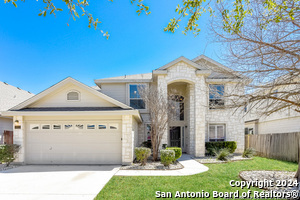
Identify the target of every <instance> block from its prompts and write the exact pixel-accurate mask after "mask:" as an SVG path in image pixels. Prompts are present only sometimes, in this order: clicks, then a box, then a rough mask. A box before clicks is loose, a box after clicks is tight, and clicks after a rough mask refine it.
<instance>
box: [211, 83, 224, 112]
mask: <svg viewBox="0 0 300 200" xmlns="http://www.w3.org/2000/svg"><path fill="white" fill-rule="evenodd" d="M224 105H225V104H224V85H215V84H212V85H209V108H210V109H220V108H224Z"/></svg>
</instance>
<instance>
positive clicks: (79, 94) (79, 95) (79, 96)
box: [66, 90, 81, 102]
mask: <svg viewBox="0 0 300 200" xmlns="http://www.w3.org/2000/svg"><path fill="white" fill-rule="evenodd" d="M71 92H76V93H77V94H78V99H76V100H69V99H68V94H69V93H71ZM66 101H68V102H76V101H81V93H80V92H79V91H78V90H69V91H68V92H67V93H66Z"/></svg>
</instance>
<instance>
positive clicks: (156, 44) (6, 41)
mask: <svg viewBox="0 0 300 200" xmlns="http://www.w3.org/2000/svg"><path fill="white" fill-rule="evenodd" d="M54 2H55V1H54ZM56 2H57V3H58V4H57V5H58V6H57V7H60V8H63V9H65V7H64V5H63V4H62V3H61V1H56ZM146 2H147V1H146ZM148 2H149V4H148V5H149V6H150V10H151V12H152V13H151V14H150V15H148V16H146V15H144V14H142V15H141V16H138V15H137V14H136V12H135V11H136V9H137V7H136V6H133V5H131V4H130V1H129V0H122V1H121V0H117V1H114V2H109V1H92V2H91V4H90V6H89V8H87V10H88V11H89V12H91V13H92V14H93V15H94V16H95V17H96V16H97V17H99V19H100V21H102V22H103V23H102V24H101V25H100V26H101V28H102V29H103V30H105V31H108V32H109V33H110V35H111V37H110V38H109V39H108V40H106V39H105V38H104V37H102V36H101V34H100V33H99V32H98V31H95V30H94V29H89V28H87V25H88V21H87V19H86V17H81V18H80V19H77V20H76V22H74V21H73V20H70V21H69V16H68V14H67V12H61V13H57V16H56V17H54V16H52V15H47V17H39V16H38V13H39V9H41V8H42V7H43V3H42V1H26V2H25V3H23V2H18V7H17V8H15V7H14V6H13V5H11V4H4V3H3V1H2V2H1V3H0V4H1V5H0V18H1V19H2V20H1V21H0V81H5V82H7V83H9V84H11V85H14V86H17V87H20V88H22V89H25V90H28V91H30V92H33V93H38V92H40V91H42V90H44V89H46V88H48V87H49V86H51V85H53V84H55V83H57V82H58V81H60V80H62V79H64V78H66V77H67V76H71V77H73V78H76V79H77V80H79V81H81V82H83V83H85V84H87V85H94V82H93V80H94V79H99V78H106V77H113V76H121V75H124V74H127V75H129V74H138V73H148V72H151V71H152V70H153V69H156V68H158V67H160V66H163V65H164V64H166V63H168V62H171V61H172V60H174V59H176V58H178V57H180V56H185V57H187V58H190V59H192V58H194V57H196V56H198V55H200V54H203V53H205V55H207V56H209V57H211V58H213V59H215V60H217V61H219V57H218V56H220V55H221V47H220V45H217V44H215V43H213V42H212V41H213V38H211V36H210V35H209V33H208V31H207V27H208V26H207V25H208V20H209V19H208V16H204V17H203V18H201V21H200V22H199V23H200V26H201V29H202V31H201V33H200V35H199V36H197V37H194V36H193V35H192V34H188V35H187V36H186V35H183V34H182V33H181V31H182V28H183V24H182V25H181V29H179V30H178V31H177V32H176V33H175V34H171V33H166V32H164V31H163V28H164V27H165V26H166V25H167V23H168V22H169V20H170V19H171V18H172V17H174V16H176V13H175V12H174V10H175V7H176V5H177V4H178V3H180V2H181V1H179V0H176V1H175V0H162V1H159V0H153V1H148ZM68 22H69V24H70V26H67V23H68Z"/></svg>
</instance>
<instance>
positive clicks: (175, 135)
mask: <svg viewBox="0 0 300 200" xmlns="http://www.w3.org/2000/svg"><path fill="white" fill-rule="evenodd" d="M180 135H181V134H180V126H173V127H170V143H171V147H181V138H180Z"/></svg>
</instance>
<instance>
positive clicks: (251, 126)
mask: <svg viewBox="0 0 300 200" xmlns="http://www.w3.org/2000/svg"><path fill="white" fill-rule="evenodd" d="M281 80H283V81H282V82H281ZM299 82H300V78H299V77H296V78H295V77H294V76H292V77H291V76H290V75H289V74H286V75H284V76H280V77H278V78H277V79H275V80H273V81H272V82H270V84H269V85H267V84H266V85H267V86H268V87H266V88H265V89H261V90H257V91H255V92H257V94H258V95H262V96H263V95H265V94H267V95H268V94H270V95H271V96H273V97H274V98H279V99H285V98H286V96H288V97H289V99H290V100H291V101H292V102H297V101H299V97H300V96H299V95H300V94H299V89H300V85H299ZM267 95H266V96H267ZM252 105H253V106H252ZM248 107H249V110H248V112H247V114H246V116H245V134H269V133H293V132H300V125H299V124H300V112H297V111H295V109H297V108H295V107H293V106H292V105H291V104H290V103H286V102H285V101H282V100H272V99H268V98H266V100H263V99H262V100H260V103H257V102H252V104H250V105H248ZM278 108H282V109H281V110H278V111H277V109H278ZM274 109H275V111H276V112H272V113H271V114H269V115H266V111H268V112H270V111H272V110H274ZM298 110H299V109H298Z"/></svg>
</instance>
